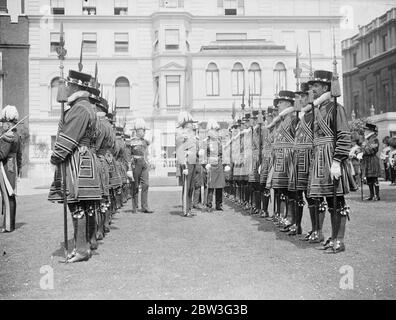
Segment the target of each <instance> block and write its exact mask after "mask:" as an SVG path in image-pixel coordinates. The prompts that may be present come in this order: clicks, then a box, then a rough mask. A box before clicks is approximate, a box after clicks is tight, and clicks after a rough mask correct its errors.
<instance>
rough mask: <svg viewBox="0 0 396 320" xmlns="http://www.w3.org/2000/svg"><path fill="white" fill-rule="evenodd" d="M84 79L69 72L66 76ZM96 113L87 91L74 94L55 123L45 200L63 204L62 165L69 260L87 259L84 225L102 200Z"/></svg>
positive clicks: (85, 227)
mask: <svg viewBox="0 0 396 320" xmlns="http://www.w3.org/2000/svg"><path fill="white" fill-rule="evenodd" d="M81 75H82V76H88V77H89V78H90V76H89V75H84V74H81V73H77V72H72V71H70V73H69V77H71V78H73V77H75V78H78V77H80V76H81ZM96 121H97V118H96V112H95V108H94V106H92V105H91V103H90V101H89V93H88V92H87V91H77V92H75V93H73V94H72V95H71V96H70V97H69V98H68V108H67V109H66V110H65V120H64V123H60V124H59V130H58V135H57V139H56V141H55V145H54V149H53V154H52V155H51V163H52V164H54V165H57V168H56V171H55V178H54V182H53V183H52V185H51V188H50V193H49V196H48V200H50V201H58V202H63V190H62V188H61V170H60V168H61V166H60V164H61V163H62V162H65V163H66V194H67V201H68V205H69V209H70V211H71V213H72V218H73V225H74V240H75V249H74V250H73V253H72V254H71V256H70V257H69V258H70V259H71V260H70V261H74V259H76V261H80V260H85V259H88V258H89V257H90V256H91V253H90V250H89V249H90V248H89V245H88V241H87V240H88V239H89V237H88V234H87V223H88V222H89V219H90V217H94V216H95V207H96V206H99V203H100V200H101V199H102V191H101V188H100V180H99V174H98V169H97V164H96V160H95V157H96V155H95V129H96Z"/></svg>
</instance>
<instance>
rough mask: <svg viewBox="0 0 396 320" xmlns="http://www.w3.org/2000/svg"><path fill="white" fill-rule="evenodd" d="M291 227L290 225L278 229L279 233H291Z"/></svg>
mask: <svg viewBox="0 0 396 320" xmlns="http://www.w3.org/2000/svg"><path fill="white" fill-rule="evenodd" d="M291 227H292V225H291V224H287V225H285V226H284V227H283V228H282V229H280V230H279V231H280V232H289V231H291Z"/></svg>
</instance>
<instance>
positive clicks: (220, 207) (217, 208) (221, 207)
mask: <svg viewBox="0 0 396 320" xmlns="http://www.w3.org/2000/svg"><path fill="white" fill-rule="evenodd" d="M216 210H217V211H224V209H223V206H222V205H220V206H217V207H216Z"/></svg>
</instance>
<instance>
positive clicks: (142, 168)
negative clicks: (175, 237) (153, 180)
mask: <svg viewBox="0 0 396 320" xmlns="http://www.w3.org/2000/svg"><path fill="white" fill-rule="evenodd" d="M133 130H135V132H136V133H135V135H134V136H133V137H132V138H131V157H132V159H131V161H132V162H131V163H132V171H133V178H134V184H132V186H133V187H132V212H133V213H136V209H137V207H138V195H139V185H141V187H142V195H141V207H142V209H141V210H142V212H144V213H153V212H154V211H152V210H150V209H149V207H148V188H149V163H148V146H149V145H150V142H149V141H148V140H147V139H145V138H144V136H145V133H146V130H147V127H146V123H145V121H144V119H142V118H138V119H136V120H135V122H134V126H133Z"/></svg>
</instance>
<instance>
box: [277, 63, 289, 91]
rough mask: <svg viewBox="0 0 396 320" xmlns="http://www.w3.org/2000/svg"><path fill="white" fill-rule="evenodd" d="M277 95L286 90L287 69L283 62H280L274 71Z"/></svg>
mask: <svg viewBox="0 0 396 320" xmlns="http://www.w3.org/2000/svg"><path fill="white" fill-rule="evenodd" d="M274 82H275V94H277V93H278V92H279V91H281V90H286V67H285V65H284V64H283V63H282V62H278V63H277V64H276V66H275V69H274Z"/></svg>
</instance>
